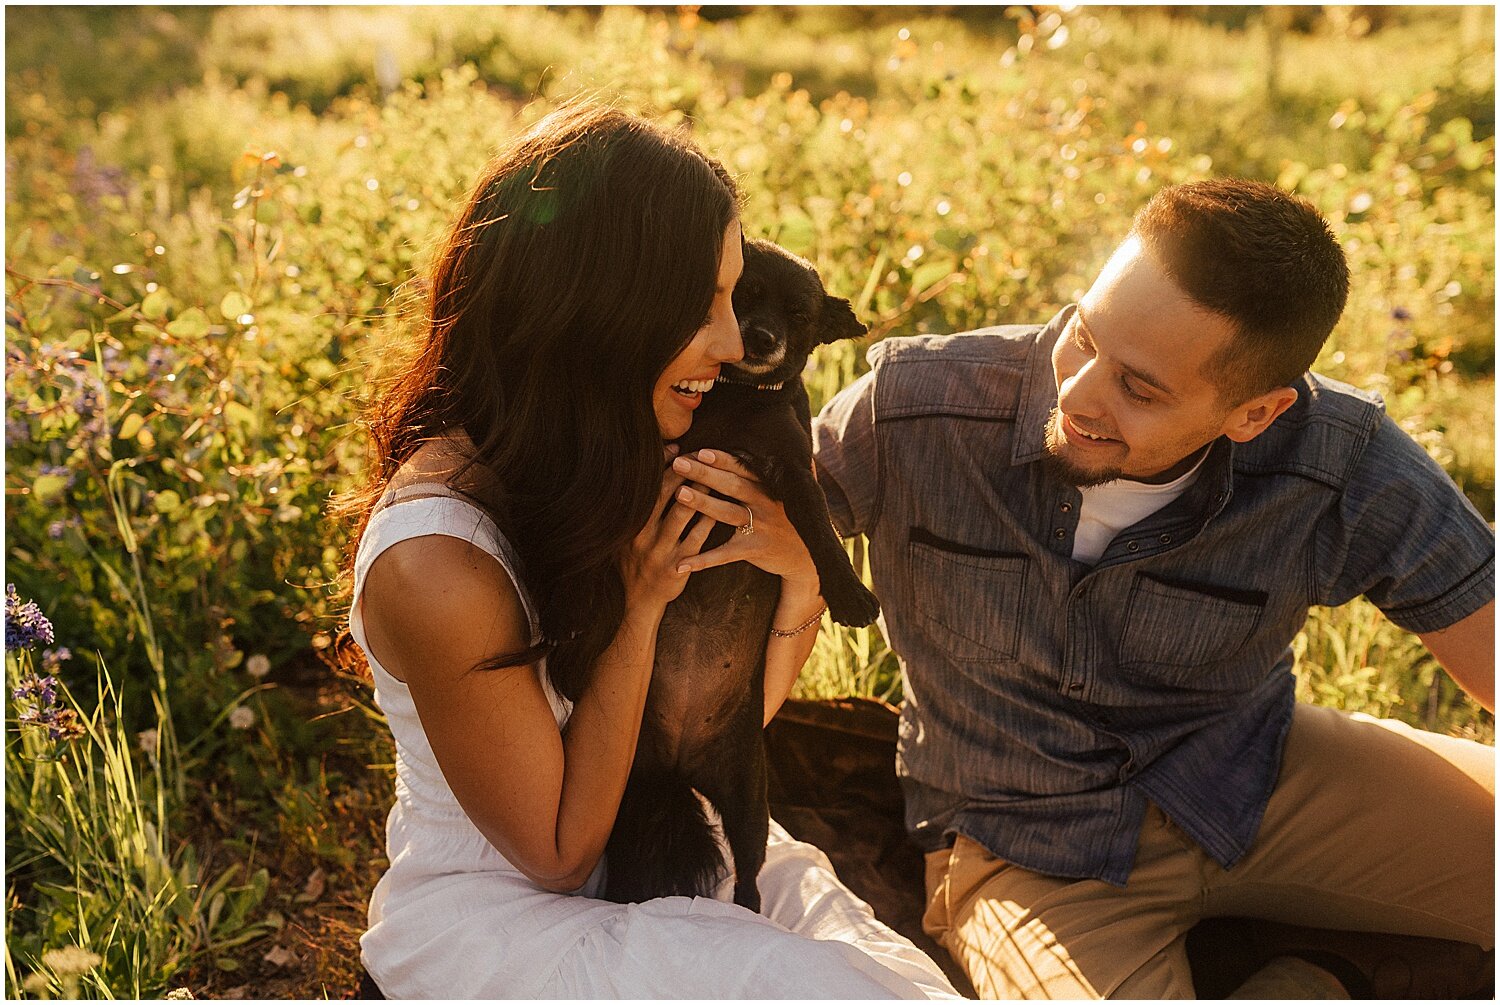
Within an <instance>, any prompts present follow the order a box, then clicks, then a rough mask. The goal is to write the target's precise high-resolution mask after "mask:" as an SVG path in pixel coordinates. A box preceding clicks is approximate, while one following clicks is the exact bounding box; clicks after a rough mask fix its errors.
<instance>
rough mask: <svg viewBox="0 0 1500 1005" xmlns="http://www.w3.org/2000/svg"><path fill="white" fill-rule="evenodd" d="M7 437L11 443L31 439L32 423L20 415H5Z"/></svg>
mask: <svg viewBox="0 0 1500 1005" xmlns="http://www.w3.org/2000/svg"><path fill="white" fill-rule="evenodd" d="M5 438H6V440H8V441H9V442H11V443H16V442H20V441H24V440H29V439H31V423H29V422H27V421H26V420H25V419H23V418H21V417H20V416H19V415H7V416H6V417H5Z"/></svg>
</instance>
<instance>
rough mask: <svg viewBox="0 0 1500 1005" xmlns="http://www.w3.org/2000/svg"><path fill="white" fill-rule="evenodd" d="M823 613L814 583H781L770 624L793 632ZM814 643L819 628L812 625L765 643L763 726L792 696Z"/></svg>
mask: <svg viewBox="0 0 1500 1005" xmlns="http://www.w3.org/2000/svg"><path fill="white" fill-rule="evenodd" d="M823 609H824V604H823V598H822V597H821V596H820V595H819V594H818V581H817V580H816V579H814V580H813V581H812V583H811V584H801V583H796V582H792V581H789V580H785V579H783V580H782V581H781V599H780V600H779V601H777V604H776V614H775V616H774V617H772V618H771V624H772V626H773V627H775V628H779V629H781V630H782V631H792V630H794V629H796V628H798V627H799V626H801V625H803V624H805V623H806V622H807V619H808V618H812V617H815V616H817V615H819V614H821V613H822V612H823ZM817 641H818V625H817V623H816V622H814V623H813V624H812V625H810V626H809V627H808V628H807V629H806V630H805V631H801V632H798V633H797V634H796V635H793V636H791V637H790V638H787V637H785V636H780V635H774V634H773V635H772V636H771V638H770V639H769V640H768V641H767V642H766V711H765V722H766V723H770V721H771V720H772V719H774V718H776V712H777V710H778V709H780V708H781V703H782V702H784V701H786V699H787V695H789V694H791V693H792V685H793V684H796V683H797V675H798V674H800V673H802V668H803V667H804V666H806V665H807V657H808V656H810V655H812V651H813V646H814V645H816V644H817Z"/></svg>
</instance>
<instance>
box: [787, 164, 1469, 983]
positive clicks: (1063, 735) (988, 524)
mask: <svg viewBox="0 0 1500 1005" xmlns="http://www.w3.org/2000/svg"><path fill="white" fill-rule="evenodd" d="M1347 290H1348V272H1347V267H1346V265H1345V262H1344V257H1343V253H1342V251H1341V249H1340V248H1339V245H1338V243H1337V242H1336V241H1335V240H1334V238H1333V236H1332V234H1331V233H1330V232H1329V230H1328V227H1327V225H1326V224H1325V223H1324V221H1323V220H1322V218H1321V217H1320V216H1319V215H1318V214H1317V212H1316V211H1315V210H1314V209H1313V208H1312V207H1311V206H1310V205H1309V204H1307V203H1306V202H1304V201H1302V200H1300V199H1297V198H1294V197H1292V196H1289V195H1287V194H1285V193H1283V192H1281V191H1279V190H1277V189H1275V188H1273V187H1271V186H1268V185H1263V184H1259V183H1253V182H1245V181H1233V180H1226V181H1211V182H1203V183H1197V184H1191V185H1184V186H1179V187H1175V188H1169V189H1165V190H1163V191H1161V192H1159V193H1158V194H1157V195H1156V196H1155V197H1154V198H1153V199H1152V200H1151V201H1150V203H1149V204H1148V205H1147V206H1146V207H1145V208H1144V209H1143V210H1142V211H1141V213H1140V214H1139V215H1138V217H1137V218H1136V221H1135V225H1134V227H1133V229H1132V232H1131V234H1130V236H1129V237H1128V239H1127V240H1126V241H1125V242H1124V244H1122V245H1121V246H1120V248H1119V249H1118V250H1117V251H1116V252H1115V254H1114V255H1113V257H1112V258H1111V259H1110V260H1109V263H1108V264H1107V265H1106V266H1105V268H1104V271H1103V273H1102V274H1101V275H1100V276H1099V277H1098V279H1097V280H1096V281H1095V282H1094V284H1093V286H1092V287H1091V288H1090V289H1089V291H1088V293H1087V294H1086V295H1085V296H1084V297H1083V299H1082V300H1081V301H1080V302H1079V303H1078V304H1077V305H1076V306H1068V307H1066V308H1064V309H1063V310H1062V311H1061V312H1060V313H1059V314H1058V315H1057V316H1056V317H1054V318H1053V319H1052V321H1051V322H1050V323H1048V324H1047V325H1046V326H1045V327H1041V328H1038V327H1035V326H1029V327H1021V326H1012V327H1002V328H992V329H986V330H984V331H981V332H975V333H970V334H965V335H957V336H948V337H916V338H901V339H890V340H887V341H885V342H883V343H880V344H878V345H877V346H875V347H874V348H873V349H872V350H871V352H870V360H871V365H872V367H873V370H872V372H870V373H869V374H866V375H865V376H864V377H862V378H861V379H860V380H859V381H857V382H856V383H854V384H853V385H852V386H850V387H848V388H846V389H845V390H844V391H843V392H842V393H841V394H839V395H838V396H837V397H836V398H835V399H834V400H832V401H831V402H829V404H828V406H827V407H826V408H825V409H824V410H823V413H822V415H821V416H819V418H818V421H817V424H816V428H815V437H816V444H817V466H818V475H819V480H820V482H821V484H822V485H823V488H824V490H825V492H826V493H827V495H828V497H829V503H830V507H831V509H832V511H833V513H834V518H835V522H836V523H838V524H839V525H840V526H839V529H840V531H841V532H843V533H845V534H850V533H864V534H866V535H868V537H869V540H870V566H871V570H872V574H873V577H874V585H875V590H876V592H877V594H879V596H880V599H881V602H882V606H883V609H884V619H885V620H884V627H885V629H886V634H887V638H888V639H889V641H890V643H891V646H892V648H893V649H894V650H895V651H896V652H897V653H898V654H899V655H900V656H901V658H902V665H903V669H904V672H905V678H906V703H905V707H904V709H903V710H902V718H901V745H900V758H899V764H898V772H899V774H900V775H901V778H902V784H903V786H904V789H905V794H906V801H907V824H908V826H909V827H910V829H911V830H912V832H913V833H914V835H915V836H916V838H917V840H918V841H919V842H920V843H921V844H922V845H923V846H924V847H925V848H926V849H927V852H928V854H927V897H928V908H927V913H926V917H925V918H924V927H925V928H926V929H927V931H928V933H929V934H931V935H932V936H933V937H934V938H935V939H937V940H938V941H939V942H940V943H942V944H943V946H944V947H945V948H947V949H948V950H949V952H950V953H952V955H953V956H954V958H955V959H956V960H957V961H958V962H959V963H960V964H961V965H962V966H963V967H964V969H965V970H966V972H967V973H968V974H969V976H970V978H971V980H972V981H973V983H974V985H975V988H976V990H978V991H979V993H980V994H981V995H984V996H986V997H999V998H1004V997H1028V998H1042V997H1049V998H1096V997H1124V998H1159V997H1190V996H1192V995H1193V993H1194V992H1193V985H1192V980H1191V974H1190V972H1189V969H1188V964H1187V957H1186V953H1185V950H1184V941H1185V933H1186V932H1187V931H1188V929H1189V928H1191V927H1192V926H1193V924H1195V923H1196V922H1197V921H1198V920H1200V919H1201V918H1204V917H1210V916H1231V915H1234V916H1250V917H1260V918H1267V919H1273V920H1279V921H1285V922H1291V923H1296V924H1302V925H1312V926H1316V927H1326V928H1340V929H1356V930H1366V931H1386V932H1398V933H1406V934H1415V935H1427V936H1435V937H1441V938H1446V939H1455V940H1460V941H1464V942H1470V943H1476V944H1479V945H1482V946H1485V947H1489V946H1491V945H1492V944H1493V928H1494V903H1493V888H1494V878H1493V860H1494V835H1493V815H1494V757H1493V753H1494V752H1493V750H1492V749H1491V748H1489V747H1486V746H1483V745H1480V744H1476V743H1470V742H1467V741H1462V740H1457V739H1453V738H1449V737H1444V736H1437V735H1433V734H1429V733H1424V732H1420V731H1417V730H1412V729H1410V728H1407V727H1405V726H1402V725H1400V724H1397V723H1391V722H1381V721H1377V720H1374V719H1370V718H1368V717H1361V716H1349V715H1345V714H1343V713H1340V712H1336V711H1333V710H1330V709H1324V708H1316V707H1312V706H1307V705H1297V704H1295V703H1294V701H1293V690H1294V680H1293V677H1292V674H1291V667H1292V663H1293V656H1292V651H1291V648H1290V643H1291V641H1292V639H1293V638H1294V637H1295V636H1296V634H1297V632H1298V630H1299V629H1300V628H1301V627H1302V625H1303V623H1304V621H1305V620H1306V617H1307V612H1308V608H1309V607H1310V606H1312V605H1315V604H1324V605H1339V604H1343V603H1346V602H1347V601H1349V600H1351V599H1352V598H1354V597H1356V596H1360V595H1363V596H1366V597H1368V598H1369V599H1370V600H1371V601H1373V602H1374V603H1375V604H1376V605H1377V606H1378V607H1380V609H1381V610H1382V611H1384V612H1385V614H1386V615H1387V616H1388V617H1390V618H1391V619H1392V620H1393V621H1394V622H1396V624H1398V625H1400V626H1402V627H1403V628H1406V629H1407V630H1409V631H1412V632H1415V633H1417V634H1418V635H1420V636H1421V638H1422V640H1423V642H1424V643H1426V644H1427V646H1428V648H1429V649H1430V650H1431V651H1432V652H1433V654H1434V655H1435V656H1436V657H1437V658H1438V659H1439V660H1440V661H1441V663H1442V664H1443V666H1444V667H1445V668H1446V669H1447V670H1448V671H1449V673H1451V674H1452V676H1453V677H1454V679H1455V680H1456V681H1458V683H1459V684H1460V685H1461V686H1462V687H1463V688H1464V689H1465V690H1466V691H1467V692H1468V693H1469V694H1471V695H1473V696H1474V697H1475V698H1476V699H1478V700H1479V701H1480V702H1481V703H1482V704H1483V705H1484V706H1485V707H1486V708H1488V709H1491V710H1493V708H1494V641H1493V640H1494V537H1493V534H1492V532H1491V531H1490V529H1489V526H1488V524H1487V523H1486V522H1485V521H1484V519H1483V518H1481V517H1480V515H1479V514H1478V513H1477V512H1476V511H1475V510H1474V508H1473V507H1472V506H1471V505H1470V504H1469V503H1468V501H1467V500H1466V499H1465V498H1464V497H1463V495H1462V493H1460V492H1459V491H1458V489H1457V488H1456V487H1455V486H1454V485H1453V483H1452V482H1451V481H1450V480H1449V479H1448V478H1447V476H1446V475H1445V474H1444V473H1443V471H1442V470H1441V468H1439V467H1438V466H1437V465H1436V464H1434V463H1433V462H1432V461H1431V460H1430V459H1429V458H1428V456H1427V455H1426V453H1425V452H1424V451H1423V450H1422V449H1421V448H1420V447H1419V446H1418V445H1417V444H1416V443H1414V442H1413V441H1412V440H1411V439H1410V438H1409V437H1408V436H1406V435H1405V434H1404V433H1402V432H1401V431H1400V429H1399V428H1398V427H1397V426H1396V425H1395V424H1394V423H1392V422H1391V421H1390V420H1389V419H1388V418H1386V417H1385V415H1384V413H1383V410H1382V408H1381V405H1380V403H1379V401H1378V399H1376V398H1374V397H1373V396H1370V395H1366V394H1363V393H1361V392H1359V391H1356V390H1354V389H1353V388H1350V387H1347V386H1345V385H1342V384H1339V383H1336V382H1333V381H1330V380H1326V379H1324V378H1321V377H1318V376H1316V375H1314V374H1311V373H1308V372H1306V371H1307V368H1308V367H1309V366H1310V365H1311V364H1312V362H1313V360H1314V358H1315V357H1316V356H1317V354H1318V351H1319V348H1320V347H1321V346H1322V344H1323V342H1324V340H1325V339H1326V338H1327V336H1328V334H1329V332H1330V331H1332V329H1333V326H1334V324H1335V323H1336V322H1337V320H1338V317H1339V315H1340V313H1341V312H1342V311H1343V307H1344V301H1345V298H1346V296H1347Z"/></svg>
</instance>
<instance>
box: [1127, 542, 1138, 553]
mask: <svg viewBox="0 0 1500 1005" xmlns="http://www.w3.org/2000/svg"><path fill="white" fill-rule="evenodd" d="M1125 550H1126V551H1140V550H1141V543H1140V542H1139V541H1131V542H1130V543H1129V544H1127V545H1126V546H1125Z"/></svg>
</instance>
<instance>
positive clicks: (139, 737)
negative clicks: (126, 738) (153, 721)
mask: <svg viewBox="0 0 1500 1005" xmlns="http://www.w3.org/2000/svg"><path fill="white" fill-rule="evenodd" d="M159 739H160V736H159V734H158V733H157V731H156V730H154V729H143V730H141V731H140V732H139V733H137V734H135V740H136V745H137V746H139V747H140V748H141V753H143V754H146V755H148V756H150V757H155V756H156V744H157V741H158V740H159Z"/></svg>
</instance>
